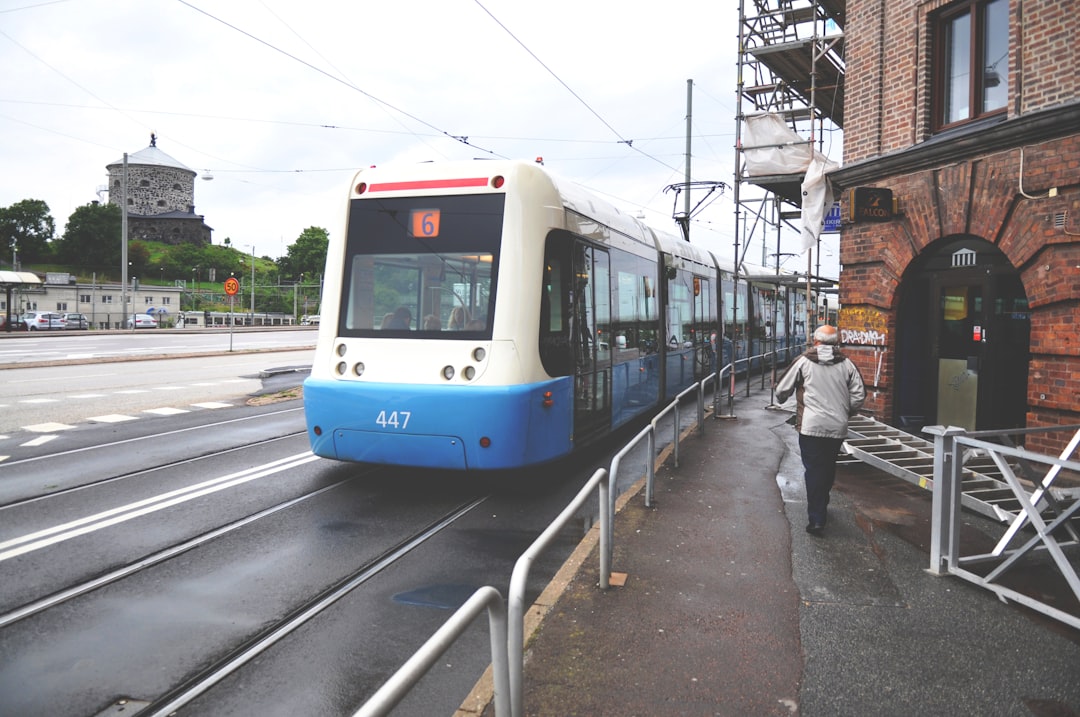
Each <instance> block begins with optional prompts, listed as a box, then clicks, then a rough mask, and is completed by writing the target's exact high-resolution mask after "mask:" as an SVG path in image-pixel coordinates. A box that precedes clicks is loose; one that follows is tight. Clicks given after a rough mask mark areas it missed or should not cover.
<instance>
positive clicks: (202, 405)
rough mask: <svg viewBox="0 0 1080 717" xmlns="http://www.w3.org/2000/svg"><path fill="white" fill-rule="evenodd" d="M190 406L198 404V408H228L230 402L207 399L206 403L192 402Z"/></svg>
mask: <svg viewBox="0 0 1080 717" xmlns="http://www.w3.org/2000/svg"><path fill="white" fill-rule="evenodd" d="M191 405H192V406H198V407H199V408H230V407H231V406H232V404H231V403H219V402H217V401H207V402H206V403H193V404H191Z"/></svg>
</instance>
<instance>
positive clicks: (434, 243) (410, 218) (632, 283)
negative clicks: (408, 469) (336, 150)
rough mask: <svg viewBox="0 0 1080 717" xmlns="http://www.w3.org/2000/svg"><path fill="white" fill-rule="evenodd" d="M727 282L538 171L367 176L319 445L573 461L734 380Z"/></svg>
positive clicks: (432, 456) (322, 343)
mask: <svg viewBox="0 0 1080 717" xmlns="http://www.w3.org/2000/svg"><path fill="white" fill-rule="evenodd" d="M722 283H723V281H722V273H721V272H720V269H719V267H718V266H717V263H716V260H715V258H714V257H713V256H712V255H711V254H708V253H706V252H702V251H700V250H699V249H697V248H696V247H694V246H692V245H690V244H687V243H686V242H683V241H680V240H678V239H676V238H674V237H670V236H663V235H659V234H657V233H656V232H655V231H653V230H652V229H650V228H649V227H647V226H645V225H644V224H642V223H641V222H640V221H638V220H636V219H634V218H633V217H630V216H628V215H627V214H624V213H622V212H620V211H618V210H617V209H616V208H614V207H612V206H611V205H609V204H608V203H607V202H605V201H603V200H601V199H599V198H597V197H595V196H592V195H591V194H589V193H587V192H586V191H585V190H583V189H581V188H580V187H578V186H577V185H574V184H570V183H565V182H562V181H559V180H557V179H555V178H554V177H553V176H552V175H550V174H549V173H548V172H546V171H545V170H544V169H543V168H542V167H540V166H539V165H536V164H532V163H527V162H512V161H482V162H476V161H474V162H461V163H442V164H438V163H433V164H421V165H414V166H408V167H386V168H372V169H369V170H364V171H361V172H359V173H358V174H357V175H356V177H355V179H354V181H353V187H352V190H351V193H350V196H349V205H348V213H347V222H346V232H345V235H344V236H341V237H335V238H334V239H332V240H331V242H330V246H329V251H328V254H327V268H326V273H325V289H324V300H323V305H322V314H321V323H320V327H319V339H318V344H317V348H316V353H315V360H314V363H313V365H312V371H311V376H310V377H309V378H308V379H307V380H306V381H305V383H304V405H305V412H306V420H307V427H308V435H309V438H310V440H311V446H312V450H313V451H314V452H315V453H316V454H317V455H320V456H324V457H328V458H335V459H338V460H345V461H358V462H368V463H380V464H392V465H402V466H415V467H430V468H449V469H460V470H496V469H507V468H514V467H519V466H526V465H534V464H539V463H544V462H547V461H551V460H554V459H556V458H559V457H561V456H564V455H566V454H568V453H570V452H572V451H573V450H574V449H575V448H578V447H581V446H583V445H585V444H587V443H589V442H591V441H593V440H596V439H598V438H601V437H603V436H605V435H607V434H609V433H610V432H611V431H613V430H615V429H616V428H618V427H619V426H621V425H624V424H626V423H627V422H628V421H630V420H632V419H633V418H634V417H636V416H640V415H643V414H648V413H650V412H652V411H654V410H656V409H657V408H658V407H659V406H660V405H662V404H663V403H666V402H668V401H670V400H671V398H673V397H674V396H675V395H676V394H677V393H678V392H680V391H681V390H682V389H683V388H685V387H686V386H689V385H691V384H692V383H693V382H694V381H696V380H699V379H701V378H702V377H704V376H707V375H708V374H710V373H712V372H713V371H715V370H716V369H717V363H718V354H717V349H718V346H719V342H720V340H721V339H720V338H718V337H720V336H721V335H722V331H723V324H722V321H721V313H720V311H721V310H720V308H719V303H720V300H719V297H720V296H721V294H722V290H721V284H722ZM744 315H745V310H744ZM744 330H748V329H747V327H744Z"/></svg>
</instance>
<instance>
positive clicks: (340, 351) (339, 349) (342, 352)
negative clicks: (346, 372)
mask: <svg viewBox="0 0 1080 717" xmlns="http://www.w3.org/2000/svg"><path fill="white" fill-rule="evenodd" d="M346 350H347V349H346V348H345V344H338V345H337V355H338V356H345V351H346Z"/></svg>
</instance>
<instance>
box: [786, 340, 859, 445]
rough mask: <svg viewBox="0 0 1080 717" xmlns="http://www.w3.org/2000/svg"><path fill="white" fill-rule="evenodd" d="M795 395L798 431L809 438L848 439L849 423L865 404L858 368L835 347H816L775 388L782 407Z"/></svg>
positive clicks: (794, 365) (798, 361)
mask: <svg viewBox="0 0 1080 717" xmlns="http://www.w3.org/2000/svg"><path fill="white" fill-rule="evenodd" d="M792 393H795V397H796V399H797V401H798V410H797V411H796V414H795V428H796V430H798V431H799V433H801V434H803V435H806V436H820V437H822V438H847V435H848V419H849V418H850V417H851V416H853V415H854V414H855V412H856V411H858V410H859V408H861V407H862V405H863V401H865V400H866V387H865V386H864V385H863V380H862V376H861V375H860V374H859V369H857V368H856V367H855V364H853V363H852V362H851V360H850V359H849V358H848V357H846V356H845V355H844V354H843V352H842V351H840V349H839V348H837V347H835V346H815V347H814V348H812V349H810V350H809V351H807V352H806V353H804V354H803V355H802V356H800V357H799V358H797V359H795V362H794V363H793V364H791V366H789V367H788V369H787V371H785V372H784V375H783V376H781V377H780V380H779V381H778V382H777V384H776V399H777V401H778V402H779V403H783V402H784V401H786V400H788V398H790V397H791V394H792Z"/></svg>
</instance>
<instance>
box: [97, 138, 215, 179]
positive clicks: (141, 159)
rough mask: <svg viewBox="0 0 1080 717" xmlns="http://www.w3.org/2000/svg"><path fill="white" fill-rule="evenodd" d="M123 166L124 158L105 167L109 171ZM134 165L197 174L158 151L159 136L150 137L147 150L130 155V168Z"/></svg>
mask: <svg viewBox="0 0 1080 717" xmlns="http://www.w3.org/2000/svg"><path fill="white" fill-rule="evenodd" d="M123 164H124V158H123V157H121V158H120V159H118V160H116V161H115V162H110V163H109V164H107V165H105V168H106V169H109V168H111V167H117V166H120V165H123ZM132 164H138V165H142V166H152V167H173V168H175V169H182V170H184V171H185V172H191V173H192V174H196V172H195V171H194V170H192V169H191V168H189V167H185V166H184V165H183V164H181V163H180V162H178V161H176V160H175V159H173V158H172V157H170V156H169V155H167V154H165V153H164V152H162V151H161V150H160V149H158V148H157V136H156V135H153V134H151V135H150V146H149V147H147V148H146V149H142V150H139V151H138V152H135V153H134V154H129V155H128V166H130V165H132Z"/></svg>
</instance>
